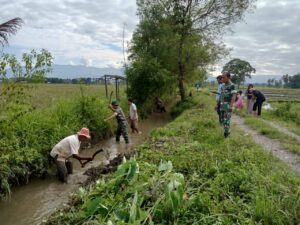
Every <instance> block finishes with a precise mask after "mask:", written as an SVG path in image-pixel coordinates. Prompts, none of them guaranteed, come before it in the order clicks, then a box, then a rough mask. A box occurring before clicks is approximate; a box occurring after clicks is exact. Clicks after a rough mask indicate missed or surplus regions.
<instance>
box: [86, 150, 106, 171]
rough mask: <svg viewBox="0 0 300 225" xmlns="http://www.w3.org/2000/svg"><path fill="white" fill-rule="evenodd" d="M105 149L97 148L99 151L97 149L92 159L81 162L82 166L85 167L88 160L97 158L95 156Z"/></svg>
mask: <svg viewBox="0 0 300 225" xmlns="http://www.w3.org/2000/svg"><path fill="white" fill-rule="evenodd" d="M103 151H104V150H103V149H102V148H101V149H99V150H97V151H95V152H94V154H93V155H92V159H90V160H87V161H85V162H84V163H82V164H81V167H82V168H83V167H85V165H86V164H87V163H88V162H91V161H93V160H94V158H95V156H96V155H98V154H99V153H100V152H103Z"/></svg>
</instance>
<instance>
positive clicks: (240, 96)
mask: <svg viewBox="0 0 300 225" xmlns="http://www.w3.org/2000/svg"><path fill="white" fill-rule="evenodd" d="M236 98H237V100H236V102H235V107H236V108H237V109H239V110H242V109H243V107H244V101H243V92H242V91H238V93H237V97H236Z"/></svg>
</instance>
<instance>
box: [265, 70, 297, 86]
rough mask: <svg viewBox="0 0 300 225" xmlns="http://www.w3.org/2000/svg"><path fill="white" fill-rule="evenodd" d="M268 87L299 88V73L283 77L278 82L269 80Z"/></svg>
mask: <svg viewBox="0 0 300 225" xmlns="http://www.w3.org/2000/svg"><path fill="white" fill-rule="evenodd" d="M267 82H268V87H284V88H300V73H298V74H296V75H294V76H290V75H288V74H286V75H283V76H282V78H281V79H280V80H275V79H269V80H268V81H267Z"/></svg>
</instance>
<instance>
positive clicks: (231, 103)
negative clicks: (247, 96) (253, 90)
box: [229, 94, 236, 111]
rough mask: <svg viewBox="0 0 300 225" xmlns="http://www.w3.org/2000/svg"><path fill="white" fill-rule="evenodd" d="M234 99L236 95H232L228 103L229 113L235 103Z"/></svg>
mask: <svg viewBox="0 0 300 225" xmlns="http://www.w3.org/2000/svg"><path fill="white" fill-rule="evenodd" d="M235 99H236V94H232V97H231V102H230V108H229V110H230V111H232V107H233V105H234V103H235Z"/></svg>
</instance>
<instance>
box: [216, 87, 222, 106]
mask: <svg viewBox="0 0 300 225" xmlns="http://www.w3.org/2000/svg"><path fill="white" fill-rule="evenodd" d="M222 86H223V84H219V86H218V91H217V94H216V101H217V102H218V101H219V100H220V95H221V92H222Z"/></svg>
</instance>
